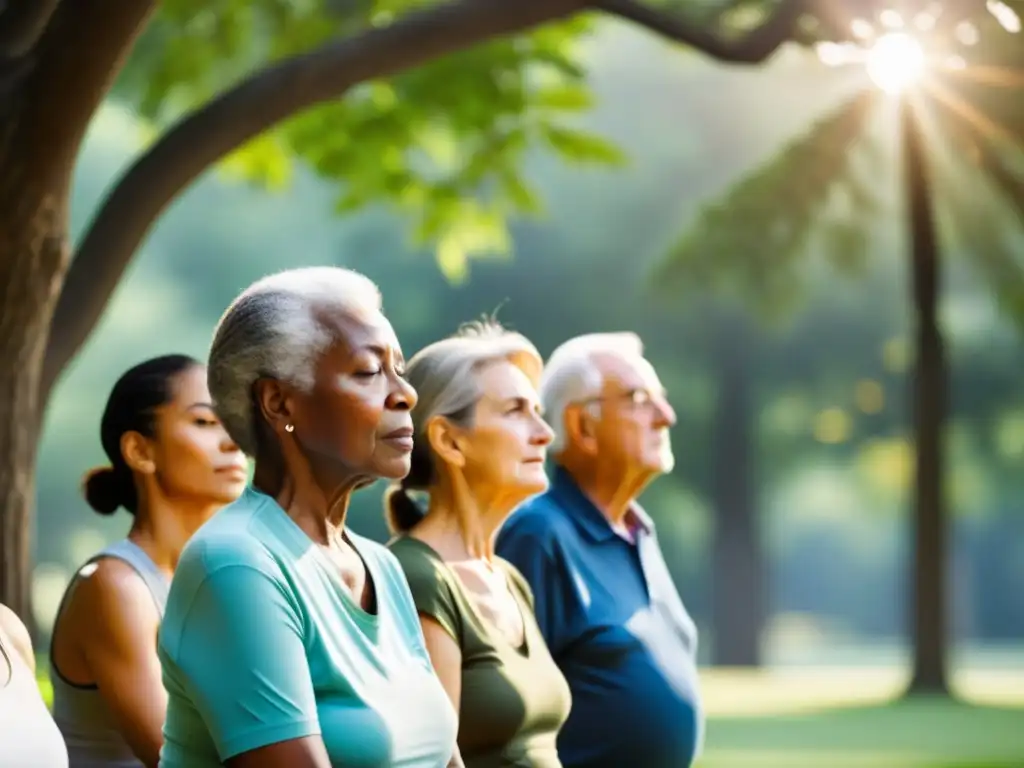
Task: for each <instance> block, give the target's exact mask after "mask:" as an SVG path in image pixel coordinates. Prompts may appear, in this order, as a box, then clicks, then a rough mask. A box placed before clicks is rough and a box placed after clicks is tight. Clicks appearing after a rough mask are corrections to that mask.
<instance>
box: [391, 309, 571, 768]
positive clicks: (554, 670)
mask: <svg viewBox="0 0 1024 768" xmlns="http://www.w3.org/2000/svg"><path fill="white" fill-rule="evenodd" d="M540 370H541V361H540V356H539V355H538V354H537V351H536V349H534V347H533V345H532V344H530V342H528V341H527V340H526V339H524V338H523V337H522V336H519V335H518V334H512V333H508V332H506V331H504V330H503V329H502V328H501V327H500V326H498V325H496V324H494V323H488V324H486V325H474V326H468V327H466V328H464V329H463V330H461V331H460V332H459V333H458V334H456V335H455V336H453V337H451V338H449V339H445V340H444V341H440V342H437V343H436V344H432V345H431V346H429V347H427V348H426V349H424V350H422V351H421V352H419V353H418V354H417V355H415V356H414V357H413V358H412V360H410V361H409V364H408V366H407V371H406V376H407V378H408V381H409V383H410V384H412V386H413V387H415V388H416V390H417V392H418V395H419V399H418V401H417V405H416V406H415V407H414V408H413V412H412V418H413V429H414V447H413V453H412V462H411V469H410V471H409V474H408V475H407V476H406V478H405V479H404V480H403V481H402V482H401V483H400V484H399V485H398V486H396V487H395V488H393V489H392V490H391V491H390V492H389V494H388V499H387V503H388V513H389V514H388V517H389V522H390V525H391V528H392V530H394V531H396V532H397V533H399V534H401V535H400V536H399V537H398V538H396V539H395V540H394V541H392V542H391V544H390V545H389V546H390V548H391V551H392V553H393V554H394V555H395V557H396V558H397V559H398V562H399V564H400V565H401V566H402V569H403V571H404V572H405V576H406V580H407V581H408V583H409V587H410V590H411V592H412V597H413V602H414V603H415V605H416V609H417V612H418V613H419V616H420V624H421V626H422V629H423V637H424V640H425V642H426V646H427V652H428V654H429V655H430V660H431V663H432V664H433V667H434V671H435V672H436V673H437V676H438V678H439V679H440V681H441V684H442V685H443V686H444V689H445V691H446V693H447V694H448V696H449V698H451V700H452V702H453V704H454V705H455V708H456V711H457V712H458V713H459V732H458V747H459V752H460V754H461V758H462V761H463V762H464V764H465V766H466V768H505V767H506V766H510V767H511V766H515V767H516V768H561V762H560V761H559V759H558V752H557V747H556V740H557V736H558V731H559V730H560V729H561V727H562V724H563V723H564V722H565V720H566V718H567V717H568V716H569V708H570V703H571V700H570V694H569V688H568V685H567V684H566V682H565V678H564V677H563V676H562V673H561V672H560V671H559V670H558V667H557V666H556V664H555V662H554V660H553V659H552V658H551V654H550V653H549V652H548V649H547V646H546V645H545V643H544V639H543V637H542V635H541V633H540V630H539V628H538V626H537V622H536V619H535V617H534V612H533V595H532V593H531V592H530V589H529V587H528V586H527V584H526V581H525V579H523V577H522V575H520V574H519V572H518V571H516V569H515V568H514V567H513V566H511V565H510V564H509V563H507V562H505V561H504V560H502V559H500V558H498V557H496V556H495V555H494V538H495V534H496V532H497V530H498V528H499V527H500V526H501V524H502V523H503V522H504V520H505V518H506V517H507V516H508V515H509V513H510V512H511V511H512V509H513V508H514V507H515V506H516V505H518V504H519V503H520V502H522V501H523V500H525V499H526V498H527V497H529V496H532V495H533V494H536V493H539V492H540V491H543V490H544V489H545V488H546V487H547V477H546V475H545V473H544V454H545V449H546V447H547V445H548V443H549V442H550V441H551V434H552V433H551V430H550V428H549V427H548V426H547V425H546V424H545V423H544V421H543V420H542V419H541V417H540V413H539V406H538V400H537V393H536V381H537V379H538V378H539V375H540ZM409 491H420V492H422V493H425V494H426V495H427V496H428V498H429V503H428V504H427V506H426V508H425V509H423V508H421V507H420V506H419V505H418V504H417V503H416V502H415V501H413V499H412V498H411V497H410V495H409Z"/></svg>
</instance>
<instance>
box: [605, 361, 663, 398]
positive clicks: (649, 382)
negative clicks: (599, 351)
mask: <svg viewBox="0 0 1024 768" xmlns="http://www.w3.org/2000/svg"><path fill="white" fill-rule="evenodd" d="M598 365H599V366H600V368H601V372H602V373H603V374H604V378H605V387H611V388H614V389H636V388H641V387H644V388H647V389H653V390H657V389H660V388H661V379H660V378H659V377H658V372H657V371H655V370H654V366H653V365H651V363H650V361H649V360H647V359H646V358H645V357H642V356H641V355H622V354H609V355H604V356H602V357H601V358H600V360H599V363H598Z"/></svg>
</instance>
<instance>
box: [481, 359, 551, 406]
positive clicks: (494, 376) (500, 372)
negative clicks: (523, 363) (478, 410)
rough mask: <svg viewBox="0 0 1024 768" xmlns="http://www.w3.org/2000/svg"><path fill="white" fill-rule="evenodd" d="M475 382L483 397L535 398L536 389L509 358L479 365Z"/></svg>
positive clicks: (494, 398)
mask: <svg viewBox="0 0 1024 768" xmlns="http://www.w3.org/2000/svg"><path fill="white" fill-rule="evenodd" d="M477 382H478V384H479V385H480V389H481V393H482V395H483V396H484V397H485V398H488V399H492V400H507V399H509V398H515V397H524V398H528V399H536V396H537V391H536V388H535V387H534V386H533V383H532V382H531V381H530V378H529V377H528V376H527V375H526V374H525V373H524V372H523V371H522V370H521V369H520V368H519V367H518V366H517V365H515V364H513V363H512V362H511V361H509V360H495V361H493V362H491V363H487V364H486V365H483V366H481V368H480V370H479V371H478V372H477Z"/></svg>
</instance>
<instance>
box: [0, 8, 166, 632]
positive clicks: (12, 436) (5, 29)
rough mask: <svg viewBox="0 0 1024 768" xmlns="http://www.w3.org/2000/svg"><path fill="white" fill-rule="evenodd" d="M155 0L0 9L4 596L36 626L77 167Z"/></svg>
mask: <svg viewBox="0 0 1024 768" xmlns="http://www.w3.org/2000/svg"><path fill="white" fill-rule="evenodd" d="M154 7H155V3H154V0H107V2H106V3H105V4H104V7H103V12H102V13H97V12H96V9H95V8H92V7H91V6H89V5H88V4H85V3H72V2H58V0H36V1H35V2H31V3H20V4H14V5H12V6H11V8H10V9H5V13H3V14H0V62H3V65H4V66H2V67H0V297H2V299H0V409H5V410H2V411H0V602H3V603H5V604H7V605H8V606H10V607H11V608H13V609H14V611H15V612H17V613H18V615H19V616H20V617H21V618H22V620H23V621H25V622H26V623H27V624H29V625H30V626H31V625H32V624H33V623H34V621H33V619H34V617H33V616H32V613H31V606H30V596H31V578H32V569H31V549H30V541H29V533H30V530H31V511H32V507H33V504H34V502H35V483H34V478H35V461H36V447H37V443H38V439H39V432H40V428H41V421H42V408H43V402H42V399H41V397H40V389H39V383H40V381H41V375H42V369H43V360H44V356H45V353H46V348H47V342H48V339H49V331H50V323H51V320H52V318H53V313H54V309H55V307H56V303H57V298H58V296H59V294H60V290H61V287H62V285H63V283H64V277H65V274H66V272H67V267H68V248H67V222H68V210H67V206H68V195H69V190H70V183H71V174H72V170H73V168H74V163H75V159H76V157H77V155H78V150H79V147H80V146H81V142H82V137H83V136H84V135H85V131H86V128H87V127H88V125H89V121H90V120H91V119H92V115H93V113H94V112H95V111H96V107H97V106H99V104H100V103H101V102H102V100H103V97H104V95H105V94H106V92H107V90H108V89H109V87H110V84H111V82H112V81H113V78H114V76H115V75H116V73H117V71H118V69H119V68H120V65H121V62H122V61H123V60H124V56H125V54H126V53H127V51H128V49H129V47H130V46H131V43H132V41H133V40H134V39H135V36H136V35H137V34H138V32H139V30H141V29H142V26H143V25H144V24H145V21H146V19H147V18H148V17H149V14H150V12H151V11H152V9H153V8H154Z"/></svg>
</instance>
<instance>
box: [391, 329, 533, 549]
mask: <svg viewBox="0 0 1024 768" xmlns="http://www.w3.org/2000/svg"><path fill="white" fill-rule="evenodd" d="M504 360H507V361H509V362H510V363H512V364H513V365H515V366H517V367H518V368H520V370H522V371H523V372H524V373H525V374H526V375H527V376H528V377H529V378H530V379H531V380H532V381H533V382H534V383H537V381H538V380H539V378H540V372H541V368H542V367H543V359H542V358H541V356H540V353H539V352H538V351H537V348H536V347H535V346H534V345H533V344H532V343H531V342H530V340H529V339H527V338H526V337H525V336H522V335H521V334H518V333H515V332H513V331H509V330H507V329H505V328H503V327H502V326H501V325H500V324H499V323H497V322H496V321H494V320H484V321H480V322H473V323H466V324H465V325H463V326H462V327H461V328H459V330H458V331H457V332H456V333H455V334H454V335H452V336H449V337H448V338H446V339H442V340H441V341H436V342H434V343H433V344H430V345H429V346H426V347H424V348H423V349H421V350H420V351H419V352H417V353H416V354H415V355H413V356H412V359H410V360H409V363H408V365H407V366H406V378H407V379H408V381H409V384H411V385H412V387H413V388H414V389H415V390H416V393H417V395H418V399H417V401H416V407H415V408H413V411H412V421H413V429H414V430H415V440H414V447H413V452H412V466H411V467H410V469H409V474H408V475H407V476H406V477H405V479H404V480H403V481H402V482H401V484H399V485H398V486H396V487H393V488H392V489H391V490H390V491H389V492H388V495H387V497H386V500H385V510H386V513H387V518H388V525H389V527H390V528H391V530H392V531H394V532H396V533H403V532H406V531H408V530H409V529H410V528H412V527H413V526H415V525H416V524H417V523H418V522H419V521H420V520H422V519H423V515H424V510H423V509H422V508H421V507H419V505H417V504H416V503H415V502H413V501H412V499H411V498H410V497H409V495H408V493H407V491H410V490H412V491H423V490H426V489H427V488H428V487H429V486H430V484H431V483H432V482H433V481H434V478H435V475H434V457H433V455H432V453H431V449H430V444H429V443H428V441H427V439H426V437H425V434H424V432H425V430H426V426H427V424H428V423H429V422H430V420H431V419H432V418H434V417H435V416H444V417H445V418H447V419H449V420H451V421H452V422H453V423H455V424H459V425H463V426H465V425H468V424H470V422H471V420H472V418H473V410H474V406H475V405H476V404H477V403H478V402H479V400H480V397H481V395H482V391H481V389H480V382H479V379H478V377H477V372H478V371H479V370H480V369H481V368H482V367H483V366H485V365H487V364H489V363H496V362H501V361H504Z"/></svg>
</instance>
